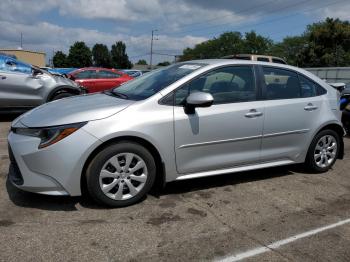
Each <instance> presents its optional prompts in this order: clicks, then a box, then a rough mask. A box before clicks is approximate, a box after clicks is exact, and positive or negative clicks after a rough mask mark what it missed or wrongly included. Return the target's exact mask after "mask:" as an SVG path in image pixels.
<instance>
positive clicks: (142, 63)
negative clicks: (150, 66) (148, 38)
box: [136, 59, 147, 65]
mask: <svg viewBox="0 0 350 262" xmlns="http://www.w3.org/2000/svg"><path fill="white" fill-rule="evenodd" d="M136 64H138V65H147V61H146V60H145V59H140V60H139V61H137V63H136Z"/></svg>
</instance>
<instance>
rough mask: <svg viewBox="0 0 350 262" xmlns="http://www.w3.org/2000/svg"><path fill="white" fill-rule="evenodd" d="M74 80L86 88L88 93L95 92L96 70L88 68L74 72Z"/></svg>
mask: <svg viewBox="0 0 350 262" xmlns="http://www.w3.org/2000/svg"><path fill="white" fill-rule="evenodd" d="M74 78H75V82H77V83H79V84H80V85H81V86H83V87H85V88H87V89H88V92H89V93H94V92H97V91H95V90H96V88H95V86H96V80H97V79H96V78H97V76H96V70H94V69H89V70H84V71H80V72H78V73H76V74H75V75H74Z"/></svg>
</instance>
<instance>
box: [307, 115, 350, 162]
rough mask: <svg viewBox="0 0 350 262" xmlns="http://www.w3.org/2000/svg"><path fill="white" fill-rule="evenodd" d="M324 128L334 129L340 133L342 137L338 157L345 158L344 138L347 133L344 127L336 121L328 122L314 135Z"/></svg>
mask: <svg viewBox="0 0 350 262" xmlns="http://www.w3.org/2000/svg"><path fill="white" fill-rule="evenodd" d="M323 130H333V131H334V132H336V133H337V134H338V135H339V137H340V138H341V139H340V149H339V154H338V159H343V158H344V140H343V139H342V138H343V136H344V135H345V132H344V128H343V127H342V126H341V125H340V124H338V123H334V122H331V123H327V124H325V125H324V126H322V127H321V128H319V129H318V130H317V132H316V133H315V134H314V136H313V137H315V135H317V134H318V133H320V132H321V131H323Z"/></svg>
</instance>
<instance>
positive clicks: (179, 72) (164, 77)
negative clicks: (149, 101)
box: [112, 63, 206, 100]
mask: <svg viewBox="0 0 350 262" xmlns="http://www.w3.org/2000/svg"><path fill="white" fill-rule="evenodd" d="M205 65H206V64H202V63H179V64H175V65H171V66H168V67H165V68H162V69H158V70H155V71H152V72H150V73H147V74H145V75H142V76H140V77H139V78H136V79H134V80H132V81H129V82H127V83H125V84H123V85H122V86H120V87H116V88H114V89H113V90H112V93H114V94H119V95H121V96H123V97H127V98H128V99H131V100H143V99H146V98H148V97H150V96H152V95H154V94H156V93H158V92H159V91H161V90H162V89H164V88H165V87H167V86H169V85H171V84H172V83H174V82H176V81H177V80H179V79H181V78H183V77H184V76H186V75H188V74H190V73H192V72H194V71H195V70H198V69H199V68H201V67H203V66H205Z"/></svg>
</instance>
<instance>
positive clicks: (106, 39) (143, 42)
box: [0, 21, 207, 62]
mask: <svg viewBox="0 0 350 262" xmlns="http://www.w3.org/2000/svg"><path fill="white" fill-rule="evenodd" d="M0 28H3V29H4V30H1V31H0V46H1V47H12V48H13V47H14V46H13V43H16V44H17V46H18V45H19V37H20V32H23V36H24V48H25V49H26V48H27V49H31V50H36V51H45V52H46V53H47V54H48V55H49V56H50V55H51V53H52V50H56V51H57V50H62V51H64V52H68V49H69V46H70V45H72V44H73V43H74V42H75V41H84V42H85V43H86V44H87V45H88V46H90V47H92V46H93V45H94V44H95V43H103V44H106V45H108V46H109V47H110V46H111V45H112V44H113V43H115V42H116V41H120V40H121V41H123V42H125V44H126V46H127V52H128V54H129V56H130V57H133V56H135V55H139V54H147V53H149V49H150V36H149V35H139V36H130V35H126V34H113V33H105V32H100V31H98V30H91V29H84V28H66V27H65V28H63V27H60V26H57V25H54V24H50V23H47V22H39V23H37V24H33V25H25V24H18V23H13V22H4V21H0ZM205 40H207V39H206V38H204V37H192V36H184V37H170V36H166V35H159V40H157V41H156V42H155V49H160V50H182V49H184V48H185V47H192V46H194V45H195V44H197V43H200V42H203V41H205ZM145 58H148V57H147V56H146V57H145ZM167 59H169V57H158V58H157V56H156V62H157V61H158V60H159V61H163V60H167ZM170 59H173V58H170ZM135 60H137V58H135Z"/></svg>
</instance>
